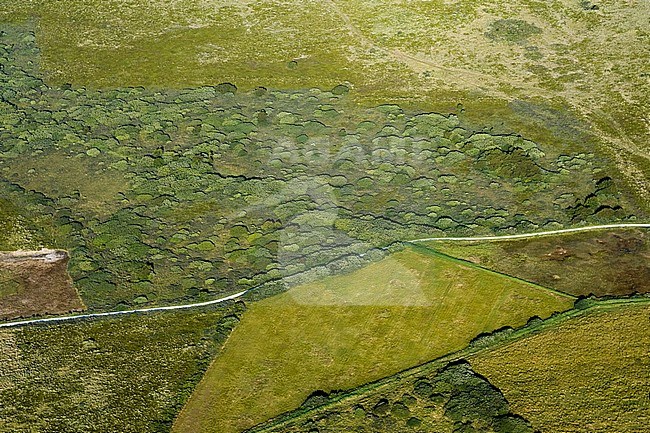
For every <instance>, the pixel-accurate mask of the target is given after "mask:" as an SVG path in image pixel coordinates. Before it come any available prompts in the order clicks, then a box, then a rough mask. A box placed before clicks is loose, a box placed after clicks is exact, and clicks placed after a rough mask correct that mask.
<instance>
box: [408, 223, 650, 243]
mask: <svg viewBox="0 0 650 433" xmlns="http://www.w3.org/2000/svg"><path fill="white" fill-rule="evenodd" d="M635 227H636V228H646V229H650V224H645V223H639V224H634V223H629V224H605V225H599V226H586V227H577V228H573V229H560V230H550V231H547V232H536V233H521V234H518V235H502V236H467V237H459V238H424V239H412V240H410V241H408V242H410V243H416V242H434V241H453V242H460V241H476V242H478V241H504V240H508V239H526V238H535V237H539V236H549V235H559V234H564V233H575V232H588V231H593V230H606V229H624V228H625V229H626V228H635Z"/></svg>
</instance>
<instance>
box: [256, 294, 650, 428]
mask: <svg viewBox="0 0 650 433" xmlns="http://www.w3.org/2000/svg"><path fill="white" fill-rule="evenodd" d="M649 306H650V298H648V297H647V296H637V297H631V298H619V299H600V300H598V299H583V300H580V301H578V302H577V303H576V308H574V309H572V310H569V311H566V312H564V313H559V314H555V315H553V316H552V317H550V318H548V319H546V320H540V319H538V318H535V319H531V320H530V321H529V322H528V324H527V325H526V326H524V327H522V328H520V329H512V328H504V329H501V330H498V331H496V332H494V333H488V334H484V335H481V336H479V337H477V338H475V339H474V340H473V341H472V342H471V343H470V345H469V346H468V347H466V348H465V349H462V350H460V351H458V352H456V353H452V354H450V355H446V356H444V357H442V358H439V359H436V360H433V361H431V362H427V363H426V364H423V365H421V366H418V367H415V368H412V369H409V370H405V371H403V372H401V373H398V374H396V375H394V376H391V377H387V378H384V379H381V380H379V381H376V382H373V383H368V384H365V385H363V386H361V387H359V388H356V389H352V390H348V391H340V392H333V393H320V394H314V396H312V398H311V399H309V400H307V401H305V403H304V404H303V405H302V406H301V407H300V408H298V409H297V410H295V411H292V412H288V413H286V414H284V415H282V416H280V417H278V418H276V419H273V420H271V421H269V422H267V423H265V424H261V425H259V426H257V427H255V428H253V429H251V430H250V431H251V432H267V431H272V432H284V431H291V432H300V431H313V429H314V428H315V429H318V430H319V431H323V432H328V431H342V430H343V426H347V427H346V428H348V427H349V428H350V429H352V430H354V431H356V430H355V429H356V428H358V429H360V431H383V430H378V429H376V428H374V427H373V426H376V425H377V423H379V425H381V424H382V423H383V425H384V426H386V427H387V428H389V430H388V431H393V430H390V429H394V431H405V430H406V431H409V428H411V427H412V428H413V429H414V431H420V430H421V429H427V428H432V425H433V426H435V428H436V429H439V430H440V431H447V429H449V431H451V428H452V426H451V425H450V422H449V420H448V419H445V417H444V402H445V398H444V396H439V395H435V394H436V393H434V392H433V390H432V391H431V394H428V397H433V398H431V400H430V401H428V402H427V401H426V398H425V399H422V401H420V399H418V401H417V402H416V403H417V404H416V405H415V406H414V412H415V411H417V412H418V414H419V415H420V417H418V416H416V415H415V413H414V416H415V417H416V418H418V419H419V420H420V421H421V422H422V423H421V424H418V425H413V426H410V427H409V428H406V427H405V426H404V425H403V424H402V422H403V421H404V420H402V421H400V420H399V418H395V417H393V413H392V411H389V412H385V413H384V418H383V419H379V420H377V417H376V414H374V413H373V411H372V408H374V407H375V404H376V402H379V401H381V400H382V399H386V400H389V401H390V402H391V404H392V405H398V404H400V403H403V401H402V398H404V399H405V400H406V401H412V400H410V399H409V398H408V397H407V395H408V396H412V397H413V396H417V392H416V389H415V387H416V385H417V384H418V383H420V381H422V380H424V381H427V382H431V378H433V377H435V376H436V374H437V373H438V372H439V371H441V370H444V369H445V367H446V366H448V365H450V363H451V364H454V363H457V362H458V361H459V360H462V359H472V360H473V359H475V357H476V356H478V357H479V358H480V357H485V358H492V359H493V362H494V363H495V365H497V364H498V367H495V369H494V372H497V371H499V375H500V376H502V377H503V378H504V379H503V380H504V381H505V378H507V377H509V372H510V370H509V369H508V367H507V366H505V365H504V364H503V363H502V362H501V360H500V358H499V356H498V355H496V354H498V353H500V351H506V352H507V351H508V350H509V348H510V347H515V345H516V344H519V346H522V347H523V346H525V344H524V342H525V341H528V339H535V338H546V339H547V340H548V338H547V337H545V336H552V335H553V333H554V332H555V330H556V329H565V328H566V329H571V328H572V327H574V326H575V324H580V323H582V322H584V321H588V322H594V324H596V328H597V323H598V321H599V320H602V321H604V322H607V323H610V324H615V323H616V320H623V321H624V322H626V323H630V324H633V323H635V321H636V326H637V328H636V329H637V331H642V330H643V329H644V324H643V322H642V321H639V319H638V317H636V316H635V315H634V314H636V313H635V312H639V311H643V310H644V309H645V310H647V308H648V307H649ZM633 313H634V314H633ZM628 315H629V317H628ZM626 317H628V318H627V319H626ZM616 318H619V319H616ZM596 328H595V329H592V331H591V337H590V338H591V339H592V340H590V341H595V340H598V339H601V340H603V334H602V333H601V332H600V331H598V330H597V329H596ZM637 334H638V333H637ZM635 335H636V334H635ZM617 338H618V339H622V340H623V341H627V340H625V339H626V338H628V335H627V334H619V333H617V332H615V331H612V333H611V335H610V334H607V336H606V337H605V338H604V340H603V341H610V342H611V341H614V340H615V339H617ZM630 338H632V339H631V340H630V341H629V342H630V347H632V348H635V349H633V350H637V349H639V348H642V347H643V346H642V345H641V346H639V345H638V344H636V343H635V341H636V340H634V338H636V337H630ZM572 341H574V344H576V345H580V344H581V343H580V342H581V340H580V337H578V336H574V338H573V340H572ZM520 343H521V344H520ZM547 343H548V345H549V347H550V346H552V345H553V343H552V342H551V341H547ZM605 344H606V343H605ZM538 349H539V350H547V349H548V348H547V349H544V348H543V347H538ZM565 349H566V348H565ZM567 350H568V351H569V352H570V351H571V350H573V349H571V350H569V349H567ZM587 350H588V349H587ZM637 353H640V352H637ZM493 354H495V355H494V356H493ZM560 358H562V359H570V358H566V356H565V354H563V355H558V357H557V358H555V361H560ZM473 362H474V361H472V363H473ZM520 364H521V366H522V368H524V370H525V365H526V364H525V363H520ZM566 365H567V366H568V365H572V368H573V369H575V368H576V364H572V361H569V362H568V363H567V364H566ZM577 365H580V366H581V368H585V369H587V370H589V369H590V368H591V367H590V364H589V363H588V362H586V363H583V364H577ZM480 371H481V373H483V374H487V373H485V372H484V371H483V370H480ZM580 371H581V370H576V374H577V375H580V374H582V373H581V372H580ZM599 371H600V372H601V373H599V374H606V371H607V370H606V369H605V370H599ZM619 373H620V374H621V375H625V371H624V370H621V371H619ZM602 380H603V381H604V382H606V380H607V379H605V377H603V378H602ZM504 383H505V382H504ZM558 384H561V383H559V382H558ZM566 385H567V386H568V387H571V386H572V385H571V384H570V383H568V384H566ZM537 386H538V387H539V390H543V389H545V385H543V384H542V383H539V384H538V385H537ZM424 387H426V386H423V388H424ZM426 389H427V391H426V393H428V389H429V388H428V387H426ZM504 389H505V388H504ZM576 389H578V388H576ZM556 391H557V390H556ZM574 391H575V390H574ZM563 392H569V388H567V389H566V390H564V391H563ZM571 392H573V391H571ZM549 395H550V394H549ZM555 395H556V396H559V395H564V394H563V393H562V392H559V393H557V394H555ZM441 397H442V398H441ZM506 397H508V394H507V393H506ZM610 397H611V396H610ZM508 398H509V397H508ZM509 401H510V403H511V404H512V403H513V402H514V403H516V402H515V401H513V400H509ZM608 401H609V400H608ZM371 402H372V403H371ZM610 403H611V402H610ZM607 404H609V403H603V405H602V406H601V410H606V408H607ZM359 407H361V408H363V411H359V410H358V408H359ZM390 407H392V406H389V408H390ZM425 411H426V412H425ZM513 411H514V412H516V413H518V414H520V415H521V414H525V413H524V412H522V411H521V410H520V409H518V407H515V408H514V409H513ZM584 415H588V412H585V413H584ZM526 416H527V415H526ZM563 416H564V417H565V418H564V419H565V421H566V420H570V419H571V418H570V413H568V412H567V413H565V414H564V415H563ZM580 416H582V415H580ZM551 418H552V416H551V417H549V420H550V419H551ZM406 421H407V420H406ZM413 423H415V421H413ZM580 425H582V424H580ZM513 428H514V427H513ZM519 428H522V429H523V430H521V431H523V432H525V431H529V430H526V429H525V428H524V427H523V426H520V427H519ZM337 429H338V430H337ZM364 429H365V430H364ZM610 430H611V427H610ZM425 431H430V430H425ZM461 431H464V430H461ZM469 431H471V430H469ZM479 431H481V430H479ZM497 431H500V430H497ZM505 431H506V432H507V431H510V430H507V429H506V430H505ZM513 431H514V432H517V431H519V430H517V429H514V430H513ZM550 431H555V430H550Z"/></svg>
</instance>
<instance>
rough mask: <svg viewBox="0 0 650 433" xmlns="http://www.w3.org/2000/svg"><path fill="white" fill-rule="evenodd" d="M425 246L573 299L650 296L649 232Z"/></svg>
mask: <svg viewBox="0 0 650 433" xmlns="http://www.w3.org/2000/svg"><path fill="white" fill-rule="evenodd" d="M427 245H429V246H430V247H431V248H434V249H436V250H438V251H441V252H443V253H445V254H449V255H451V256H454V257H459V258H462V259H464V260H468V261H470V262H472V263H475V264H477V265H480V266H482V267H485V268H489V269H494V270H496V271H498V272H503V273H505V274H508V275H513V276H515V277H518V278H521V279H524V280H526V281H531V282H535V283H537V284H541V285H543V286H545V287H552V288H554V289H556V290H560V291H562V292H565V293H569V294H572V295H575V296H581V295H582V296H587V295H590V294H593V295H595V296H620V295H628V294H632V293H648V292H650V232H648V230H644V229H629V230H628V229H625V230H612V231H597V232H587V233H574V234H566V235H552V236H544V237H540V238H531V239H520V240H504V241H498V242H462V243H459V242H455V243H452V242H429V243H428V244H427Z"/></svg>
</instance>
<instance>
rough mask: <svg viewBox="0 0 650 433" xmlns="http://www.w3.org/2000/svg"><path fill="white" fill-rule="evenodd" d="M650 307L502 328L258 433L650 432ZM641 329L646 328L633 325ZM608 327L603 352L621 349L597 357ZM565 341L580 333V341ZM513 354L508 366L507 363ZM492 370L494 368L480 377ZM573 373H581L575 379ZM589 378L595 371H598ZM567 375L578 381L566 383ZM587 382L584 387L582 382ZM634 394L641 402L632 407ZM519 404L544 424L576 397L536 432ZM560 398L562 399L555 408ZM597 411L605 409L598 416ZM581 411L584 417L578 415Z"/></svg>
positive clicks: (627, 301)
mask: <svg viewBox="0 0 650 433" xmlns="http://www.w3.org/2000/svg"><path fill="white" fill-rule="evenodd" d="M649 301H650V299H649V298H648V297H647V296H634V297H628V298H619V299H600V300H597V299H588V300H582V301H579V302H578V303H577V304H576V307H575V308H573V309H571V310H567V311H566V312H563V313H560V314H556V315H553V316H552V317H550V318H548V319H546V320H538V319H534V320H530V321H529V322H528V323H527V324H526V326H524V327H522V328H519V329H501V330H498V331H496V332H494V333H490V334H485V335H483V336H481V337H479V338H476V339H474V340H473V341H472V342H471V343H470V344H469V345H468V346H467V347H465V348H463V349H461V350H459V351H457V352H454V353H452V354H449V355H446V356H443V357H442V358H438V359H434V360H432V361H431V362H427V363H426V364H423V365H421V366H417V367H415V368H412V369H408V370H405V371H403V372H400V373H398V374H396V375H394V376H388V377H385V378H382V379H380V380H378V381H375V382H371V383H367V384H364V385H362V386H360V387H358V388H355V389H350V390H346V391H342V392H333V393H330V394H322V393H321V394H318V395H312V396H311V397H310V398H309V399H308V400H307V401H306V402H304V403H303V404H302V405H301V406H300V407H298V408H297V409H295V410H292V411H290V412H287V413H284V414H282V415H281V416H278V417H276V418H274V419H272V420H270V421H268V422H265V423H262V424H260V425H258V426H256V427H255V428H253V429H251V430H250V431H251V432H254V433H261V432H291V433H298V432H316V431H318V432H320V433H330V432H332V433H334V432H340V431H359V432H376V431H385V432H393V431H394V432H404V431H412V432H415V433H421V432H430V431H436V432H452V431H453V432H458V431H463V432H464V431H471V432H490V433H492V432H498V433H515V432H516V433H523V432H531V431H542V432H546V431H584V426H585V425H589V426H591V425H597V426H598V428H599V429H603V431H607V429H609V431H612V430H616V431H643V428H642V426H643V425H644V424H643V423H644V422H645V418H644V415H643V414H641V412H642V411H643V402H642V401H640V400H642V399H643V395H644V391H643V388H644V383H645V384H646V385H647V380H646V378H647V373H646V372H645V371H644V370H643V368H645V360H644V359H643V357H642V354H643V348H644V346H647V344H646V343H645V342H644V341H645V340H644V339H647V338H646V337H645V335H641V328H642V327H643V322H642V321H641V320H642V319H643V315H644V314H647V312H648V304H649V303H650V302H649ZM628 315H629V317H628ZM635 320H636V321H637V325H632V323H633V322H634V321H635ZM618 321H621V322H622V323H623V324H622V327H621V330H622V331H623V332H622V333H618V330H616V329H612V326H614V325H613V324H615V323H617V322H618ZM601 324H606V326H605V327H604V328H603V329H602V332H610V333H609V334H608V336H607V337H605V338H604V340H605V342H604V343H599V347H600V346H603V347H604V346H605V345H607V344H611V343H613V342H614V343H615V344H614V348H613V349H608V350H605V351H603V352H597V354H596V355H589V354H588V352H589V350H593V349H595V348H596V346H595V345H593V344H591V343H593V342H594V341H595V340H596V339H597V338H598V335H600V332H601V328H600V325H601ZM577 330H579V331H580V332H581V336H582V335H584V334H586V335H587V336H588V339H587V342H588V343H589V344H587V345H586V346H585V347H579V346H581V344H582V343H581V340H580V337H577V336H576V335H575V334H576V333H577V332H576V331H577ZM565 331H566V332H565ZM565 333H569V334H571V337H567V336H566V335H564V334H565ZM557 335H563V337H562V338H560V339H559V342H560V345H561V348H560V349H558V350H555V349H553V346H554V344H555V338H556V336H557ZM576 337H577V338H576ZM570 339H573V340H572V343H569V342H568V341H569V340H570ZM530 341H535V342H536V343H535V344H534V345H533V347H532V348H531V349H530V350H528V349H526V347H528V345H529V344H530ZM537 342H539V344H538V343H537ZM628 344H629V345H630V347H629V348H628V349H625V350H623V351H620V352H615V350H616V349H615V348H616V347H621V346H624V345H628ZM570 346H571V347H570ZM576 347H578V349H576ZM511 349H512V350H511ZM571 351H576V352H577V354H578V355H577V356H573V355H572V356H568V357H566V359H567V360H566V361H561V360H562V359H565V356H564V355H563V354H564V353H571ZM522 352H525V355H524V356H522V358H521V359H519V360H516V361H514V365H516V369H515V371H519V372H520V374H519V375H517V376H514V378H513V376H511V371H510V369H509V362H511V361H510V360H511V357H512V356H516V355H523V354H522ZM504 354H505V355H506V357H505V358H503V357H502V356H503V355H504ZM515 354H516V355H515ZM547 355H548V356H547ZM578 358H579V359H578ZM477 359H478V361H477ZM467 360H470V361H471V365H472V366H473V367H474V369H475V370H476V371H478V373H482V374H483V375H485V374H488V373H489V374H488V375H487V377H485V376H481V375H480V374H477V373H474V372H473V371H472V370H471V369H470V368H468V366H467ZM485 360H487V361H485ZM610 360H611V361H610ZM477 362H478V363H479V364H480V365H479V364H477ZM610 362H611V365H612V366H614V370H613V374H612V379H611V380H613V382H612V383H613V386H614V388H615V389H613V390H608V391H605V392H603V393H602V395H599V391H598V390H597V388H598V387H599V386H600V387H605V386H608V385H607V384H608V383H609V381H610V377H609V374H608V373H607V371H606V370H607V367H605V365H607V364H609V363H610ZM483 364H485V365H486V367H484V368H483V370H481V367H483ZM546 364H548V368H547V370H546V371H545V372H544V373H543V374H542V377H543V379H539V380H538V379H535V378H536V377H537V376H536V373H537V372H539V370H540V368H541V367H540V366H542V365H546ZM529 365H530V366H531V367H529ZM558 365H561V367H558ZM570 365H573V367H570ZM623 365H628V366H630V372H629V374H631V375H632V376H630V377H633V378H634V380H633V381H632V382H625V380H626V379H625V378H627V377H628V372H626V371H624V370H623V369H621V367H622V366H623ZM570 369H573V370H574V371H572V372H571V373H569V370H570ZM590 369H594V370H595V371H594V372H591V371H590ZM459 373H460V374H459ZM560 374H561V375H563V377H566V378H567V379H570V381H568V382H567V381H562V380H560V379H559V375H560ZM581 375H582V379H579V377H581ZM477 376H478V377H477ZM596 376H598V377H596ZM497 377H498V378H499V379H501V383H506V382H507V383H508V385H507V386H510V387H511V388H516V392H515V393H510V394H509V393H508V392H506V390H505V389H499V388H497V387H496V385H498V383H497V382H496V381H495V379H496V378H497ZM545 381H549V382H550V383H552V385H551V390H550V391H548V392H547V394H544V393H545V392H546V390H544V385H543V383H545ZM577 382H580V384H579V385H578V383H577ZM524 387H530V389H533V391H532V394H533V396H532V397H531V398H526V396H525V392H527V391H526V390H525V389H523V388H524ZM625 387H627V388H626V389H623V388H625ZM502 391H503V393H505V394H506V395H505V397H506V398H507V402H509V403H510V404H509V406H504V405H503V404H499V401H505V399H504V396H503V394H502ZM618 391H622V393H621V394H620V395H622V396H623V400H624V401H616V402H614V401H615V400H616V399H617V392H618ZM450 394H451V395H450ZM540 394H544V395H546V397H544V398H546V399H547V400H545V401H543V402H540V401H539V400H541V398H539V397H540ZM632 394H634V397H632V398H630V397H629V396H631V395H632ZM511 396H514V397H517V398H520V399H521V401H520V402H524V403H526V404H527V405H528V406H527V410H531V411H535V412H536V413H537V416H541V415H540V414H541V413H542V412H543V411H546V410H548V406H550V405H552V404H554V402H555V401H559V400H562V399H563V398H564V397H565V396H569V398H570V399H571V401H570V402H565V403H562V404H561V405H560V406H561V407H560V409H559V410H560V411H562V413H561V414H558V413H557V412H558V409H552V410H548V415H543V416H544V417H545V419H546V420H550V419H551V418H552V417H553V416H557V415H561V417H562V420H561V421H560V423H561V424H558V423H554V424H553V423H552V422H551V421H549V423H550V424H548V425H540V424H539V423H538V424H535V425H531V424H530V422H531V421H533V418H530V417H529V412H526V411H524V410H522V406H521V405H518V404H516V403H515V402H513V400H511ZM501 399H503V400H501ZM551 399H555V400H554V402H551ZM590 399H591V400H590ZM532 400H535V401H532ZM578 400H580V401H578ZM589 400H590V401H589ZM612 402H614V403H613V408H614V410H612V411H611V412H608V410H607V407H608V405H609V404H610V403H612ZM547 405H548V406H547ZM594 405H600V407H598V408H597V410H596V411H593V406H594ZM576 407H577V408H579V409H580V410H578V411H575V408H576ZM623 407H631V408H633V411H632V413H631V414H630V415H629V416H626V417H625V424H619V423H617V422H616V419H617V417H618V416H620V414H621V411H622V410H623V409H622V408H623ZM506 411H510V414H509V415H506V414H505V412H506ZM490 414H492V415H490ZM513 414H514V415H513ZM495 415H496V416H495ZM592 415H593V416H592ZM637 415H640V416H639V418H638V419H637V420H636V421H632V419H633V418H634V417H635V416H637ZM512 417H515V418H517V420H513V419H511V418H512ZM595 418H598V420H595ZM551 424H552V425H551ZM566 426H570V428H568V429H567V428H566Z"/></svg>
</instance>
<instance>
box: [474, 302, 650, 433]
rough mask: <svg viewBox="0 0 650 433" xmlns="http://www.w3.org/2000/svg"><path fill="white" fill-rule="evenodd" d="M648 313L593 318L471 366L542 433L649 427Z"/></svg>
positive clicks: (642, 309) (638, 309)
mask: <svg viewBox="0 0 650 433" xmlns="http://www.w3.org/2000/svg"><path fill="white" fill-rule="evenodd" d="M649 317H650V308H649V307H648V306H647V305H646V306H634V307H628V308H620V309H617V310H614V311H608V312H604V311H603V312H595V313H593V314H589V315H587V316H585V317H580V318H579V319H576V320H573V321H570V322H567V323H565V324H562V325H561V326H558V327H557V328H554V329H548V330H546V331H545V332H543V333H541V334H539V335H533V336H530V337H528V338H526V339H523V340H521V341H517V342H515V343H513V344H511V345H508V346H505V347H503V348H500V349H497V350H494V351H490V352H485V353H482V354H479V355H478V356H476V357H473V358H471V359H470V362H471V364H472V366H473V367H474V369H475V370H476V371H477V372H478V373H480V374H482V375H483V376H485V377H486V378H487V379H488V380H489V381H490V382H492V383H493V384H494V385H495V386H497V387H498V388H499V389H501V390H502V392H503V394H504V395H505V397H506V399H507V400H508V401H509V402H510V404H511V407H512V409H513V411H515V412H516V413H518V414H521V415H522V416H524V417H526V418H527V419H528V420H529V421H530V422H531V423H532V425H533V426H534V427H535V428H536V429H539V430H540V431H542V432H584V431H586V430H588V431H591V432H603V433H604V432H612V431H616V432H622V433H625V432H643V431H646V430H647V427H648V425H650V415H649V413H650V412H649V411H648V393H649V392H650V358H649V357H648V348H649V347H650V333H648V319H649Z"/></svg>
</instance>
